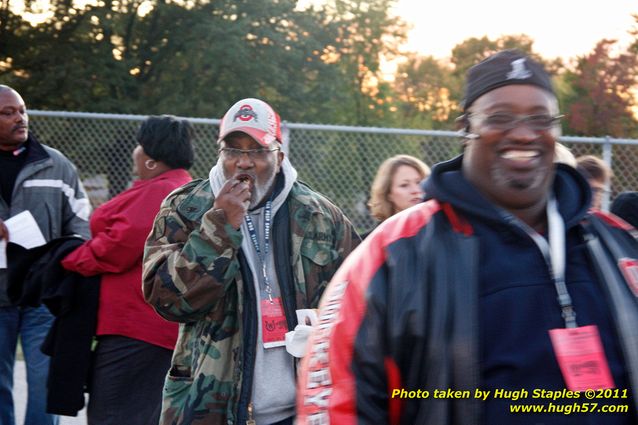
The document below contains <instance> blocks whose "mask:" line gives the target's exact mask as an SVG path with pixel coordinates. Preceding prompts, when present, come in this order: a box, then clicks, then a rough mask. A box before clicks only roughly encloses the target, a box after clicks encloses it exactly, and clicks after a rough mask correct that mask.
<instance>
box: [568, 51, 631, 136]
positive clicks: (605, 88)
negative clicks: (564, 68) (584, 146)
mask: <svg viewBox="0 0 638 425" xmlns="http://www.w3.org/2000/svg"><path fill="white" fill-rule="evenodd" d="M615 44H616V41H614V40H602V41H600V42H599V43H598V44H597V45H596V47H595V48H594V51H593V52H591V53H590V54H588V55H586V56H584V57H582V58H579V60H578V62H577V65H576V69H575V70H574V71H571V72H568V73H567V74H566V79H567V81H568V82H569V83H570V84H569V85H570V86H571V89H572V92H571V93H572V94H571V98H568V99H567V101H566V103H567V104H568V105H569V106H568V108H569V109H568V112H569V115H568V117H567V121H568V126H569V127H568V128H569V130H570V132H571V133H575V134H579V135H589V136H613V137H630V136H631V135H636V134H637V133H636V124H638V123H637V122H636V118H635V115H634V113H633V107H634V105H635V100H634V94H633V90H634V89H635V85H636V78H637V76H638V61H637V58H636V55H635V54H630V53H620V54H618V55H615V56H614V55H612V53H611V52H612V48H613V47H614V45H615Z"/></svg>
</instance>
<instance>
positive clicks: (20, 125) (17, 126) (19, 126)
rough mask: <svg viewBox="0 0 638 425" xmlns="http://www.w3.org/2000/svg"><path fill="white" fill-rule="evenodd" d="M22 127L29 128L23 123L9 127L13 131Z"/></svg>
mask: <svg viewBox="0 0 638 425" xmlns="http://www.w3.org/2000/svg"><path fill="white" fill-rule="evenodd" d="M22 129H24V130H29V127H28V126H26V125H24V124H19V125H16V126H14V127H13V128H12V129H11V132H12V133H13V132H14V131H18V130H22Z"/></svg>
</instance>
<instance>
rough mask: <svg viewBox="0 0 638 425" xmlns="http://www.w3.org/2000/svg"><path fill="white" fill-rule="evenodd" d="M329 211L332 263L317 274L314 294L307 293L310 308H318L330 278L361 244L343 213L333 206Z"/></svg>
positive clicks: (311, 292)
mask: <svg viewBox="0 0 638 425" xmlns="http://www.w3.org/2000/svg"><path fill="white" fill-rule="evenodd" d="M329 209H330V212H331V216H332V220H333V223H334V224H333V226H334V230H333V231H334V236H335V237H334V239H333V246H332V252H333V253H334V254H333V261H331V262H329V263H328V264H327V266H326V267H325V268H323V270H322V272H320V273H319V276H320V279H319V282H320V283H319V285H317V286H316V287H315V291H314V293H313V291H310V293H309V295H310V305H311V307H312V308H318V306H319V301H320V299H321V296H322V295H323V292H324V290H325V289H326V286H327V285H328V283H329V282H330V280H331V279H332V276H333V275H334V274H335V273H336V272H337V270H338V269H339V267H341V264H342V263H343V261H344V260H345V259H346V257H348V255H350V253H351V252H352V251H354V249H355V248H356V247H357V246H358V245H359V243H361V238H360V237H359V234H358V233H357V231H356V230H355V229H354V226H353V225H352V223H351V222H350V220H349V219H348V218H347V217H346V216H345V215H344V214H343V212H342V211H341V210H340V209H339V208H337V207H336V206H335V205H330V207H329ZM313 286H314V285H310V288H312V287H313Z"/></svg>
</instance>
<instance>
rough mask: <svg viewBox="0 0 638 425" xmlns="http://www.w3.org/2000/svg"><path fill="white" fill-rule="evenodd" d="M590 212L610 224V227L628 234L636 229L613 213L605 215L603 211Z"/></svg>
mask: <svg viewBox="0 0 638 425" xmlns="http://www.w3.org/2000/svg"><path fill="white" fill-rule="evenodd" d="M589 212H590V213H591V214H593V215H595V216H596V217H598V218H600V219H601V220H603V221H604V222H605V223H607V224H609V225H610V226H613V227H616V228H619V229H622V230H626V231H628V232H629V231H632V230H634V227H633V226H632V225H631V224H629V223H627V222H626V221H625V220H623V219H622V218H620V217H618V216H617V215H614V214H612V213H605V212H603V211H600V210H596V209H591V210H589Z"/></svg>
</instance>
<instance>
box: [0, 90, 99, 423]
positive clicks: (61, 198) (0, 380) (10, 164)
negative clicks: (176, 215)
mask: <svg viewBox="0 0 638 425" xmlns="http://www.w3.org/2000/svg"><path fill="white" fill-rule="evenodd" d="M28 125H29V118H28V115H27V111H26V106H25V104H24V101H23V100H22V97H21V96H20V95H19V94H18V93H17V92H16V91H15V90H13V89H12V88H10V87H7V86H3V85H0V240H1V241H5V242H6V241H7V240H8V239H11V238H12V237H15V236H18V235H15V234H14V235H11V234H10V232H9V231H8V230H7V227H6V226H5V224H4V221H3V220H7V219H8V218H10V217H13V216H15V215H16V214H19V213H21V212H23V211H29V212H30V213H31V215H32V216H33V218H34V219H35V222H36V223H37V224H38V227H39V228H40V231H41V232H42V235H43V236H44V239H45V241H47V242H48V241H51V240H53V239H56V238H59V237H61V236H65V235H73V234H77V235H79V236H81V237H84V238H88V237H89V224H88V217H89V213H90V210H91V208H90V204H89V201H88V198H87V197H86V195H85V193H84V189H83V188H82V185H81V183H80V180H79V178H78V175H77V172H76V170H75V167H74V166H73V164H71V162H70V161H69V160H68V159H67V158H66V157H65V156H64V155H62V154H61V153H60V152H58V151H57V150H55V149H52V148H49V147H48V146H44V145H41V144H40V143H38V142H37V141H36V140H35V138H34V137H33V136H32V135H31V134H29V131H28V128H29V126H28ZM2 254H4V253H2ZM9 261H11V259H9ZM9 266H11V264H9ZM7 276H8V273H7V269H0V424H3V425H14V423H15V418H14V410H13V398H12V386H13V365H14V361H15V353H16V346H17V341H18V337H19V338H20V342H21V346H22V350H23V352H24V357H25V362H26V367H27V383H28V389H29V395H28V397H29V400H28V404H27V412H26V418H25V422H24V423H25V425H32V424H33V425H49V424H56V423H57V422H58V420H57V417H55V416H53V415H47V414H46V400H47V390H46V380H47V373H48V370H49V359H48V357H47V356H45V355H44V354H43V353H42V352H41V351H40V346H41V345H42V342H43V341H44V338H45V336H46V335H47V333H48V331H49V328H50V327H51V324H52V323H53V316H52V315H51V313H49V311H48V310H47V309H46V307H44V306H40V307H19V306H16V305H14V304H12V303H11V301H10V300H9V297H8V295H7V285H8V279H7Z"/></svg>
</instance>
